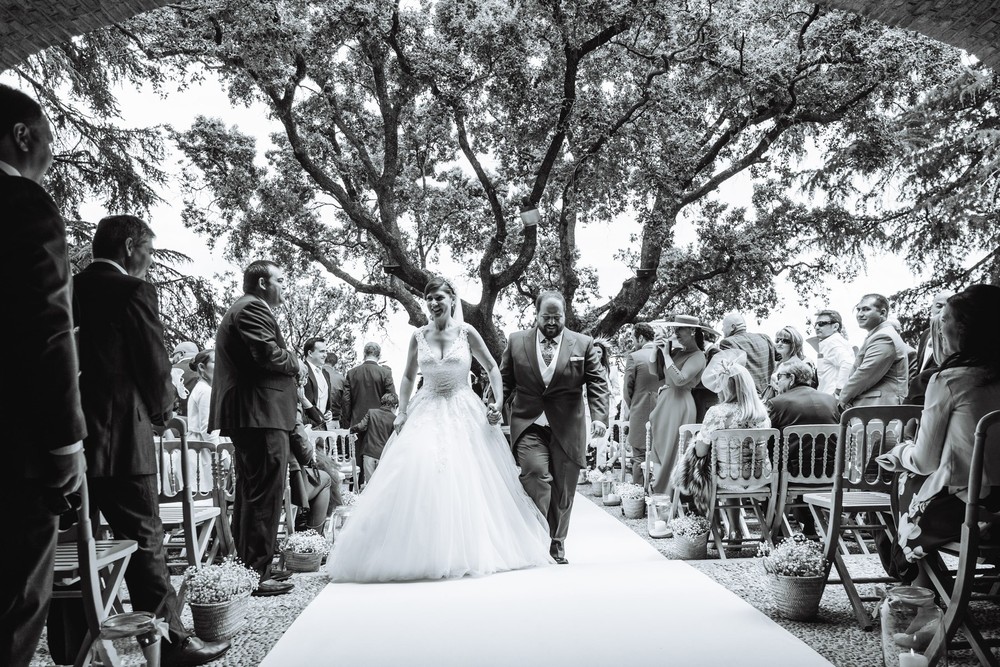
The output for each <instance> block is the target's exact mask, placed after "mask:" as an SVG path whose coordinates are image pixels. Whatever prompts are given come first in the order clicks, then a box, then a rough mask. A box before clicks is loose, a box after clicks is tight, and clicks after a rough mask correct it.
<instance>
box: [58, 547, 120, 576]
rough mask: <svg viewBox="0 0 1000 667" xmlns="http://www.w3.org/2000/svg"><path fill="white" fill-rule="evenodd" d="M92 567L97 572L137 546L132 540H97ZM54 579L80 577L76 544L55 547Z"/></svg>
mask: <svg viewBox="0 0 1000 667" xmlns="http://www.w3.org/2000/svg"><path fill="white" fill-rule="evenodd" d="M94 545H95V553H96V558H95V560H94V565H95V567H96V568H97V569H98V570H101V569H102V568H105V567H107V566H108V565H110V564H111V563H114V562H115V561H117V560H120V559H121V558H122V557H124V556H126V555H128V554H131V553H134V552H135V550H136V549H138V548H139V545H138V544H137V543H136V542H135V541H134V540H97V541H96V542H95V543H94ZM55 572H56V579H57V580H59V579H75V578H77V577H79V576H80V559H79V556H78V554H77V546H76V543H73V544H60V545H58V546H56V567H55Z"/></svg>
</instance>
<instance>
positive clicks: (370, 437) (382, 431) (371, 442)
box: [351, 407, 396, 459]
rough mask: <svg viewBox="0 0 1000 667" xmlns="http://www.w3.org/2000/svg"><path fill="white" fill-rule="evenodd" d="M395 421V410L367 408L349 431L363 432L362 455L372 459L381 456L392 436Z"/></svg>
mask: <svg viewBox="0 0 1000 667" xmlns="http://www.w3.org/2000/svg"><path fill="white" fill-rule="evenodd" d="M395 421H396V413H395V412H393V411H392V410H388V409H386V408H382V407H379V408H375V409H374V410H369V411H368V414H366V415H365V416H364V418H363V419H362V420H361V421H360V422H359V423H357V424H355V425H354V426H352V427H351V431H353V432H355V433H358V432H360V433H364V434H365V448H364V456H370V457H372V458H373V459H378V458H381V457H382V450H383V449H385V443H387V442H388V441H389V438H390V436H392V432H393V430H392V425H393V423H395Z"/></svg>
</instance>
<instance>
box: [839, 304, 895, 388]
mask: <svg viewBox="0 0 1000 667" xmlns="http://www.w3.org/2000/svg"><path fill="white" fill-rule="evenodd" d="M908 372H909V369H908V361H907V356H906V345H905V344H904V343H903V339H902V338H900V337H899V333H897V332H896V330H895V329H894V328H893V327H892V326H891V325H890V324H889V323H888V322H883V323H882V324H880V325H878V326H877V327H875V328H874V329H873V330H872V331H871V332H870V333H869V334H868V337H867V338H865V342H864V345H862V346H861V349H860V350H858V358H857V359H855V361H854V366H853V367H852V368H851V376H850V377H849V378H848V379H847V384H845V385H844V387H843V388H842V389H841V390H840V402H841V403H843V404H844V405H846V406H848V407H851V406H858V405H899V404H901V403H902V401H903V397H905V396H906V391H907V384H906V380H907V373H908Z"/></svg>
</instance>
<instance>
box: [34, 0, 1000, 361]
mask: <svg viewBox="0 0 1000 667" xmlns="http://www.w3.org/2000/svg"><path fill="white" fill-rule="evenodd" d="M102 47H103V51H102ZM63 52H64V54H69V55H63V56H62V57H63V58H68V59H69V62H68V63H67V62H63V65H64V66H70V68H71V69H72V68H74V67H78V66H80V64H81V62H88V61H87V57H88V54H89V57H91V58H94V59H95V60H97V61H99V62H102V63H103V68H99V71H101V72H104V76H105V77H106V78H107V79H109V80H110V79H114V78H116V77H117V78H129V77H132V78H135V77H137V76H138V77H141V78H147V77H148V78H150V79H151V80H152V81H154V83H157V84H158V85H161V86H162V85H165V84H164V82H166V81H180V82H181V83H182V84H189V83H193V82H194V81H196V80H197V79H199V78H201V77H205V76H211V77H217V78H218V80H219V81H221V82H222V83H223V85H224V86H225V87H226V90H227V92H228V94H229V97H230V99H231V100H232V102H233V103H234V104H263V105H264V107H265V108H266V109H268V112H269V113H270V115H271V116H272V117H273V119H274V120H275V121H276V122H277V124H278V126H279V127H280V131H278V132H276V133H275V134H274V135H273V136H272V137H270V140H271V144H272V145H273V148H271V149H270V150H268V151H267V153H266V156H265V157H266V165H265V164H263V163H261V161H260V160H259V159H257V158H258V152H259V151H260V148H259V147H258V142H257V140H256V138H254V137H252V136H248V135H246V134H244V133H242V132H240V131H239V130H238V129H236V128H235V127H233V126H232V125H231V124H229V123H227V121H226V118H225V116H224V115H223V116H222V117H218V118H210V117H202V118H199V119H198V120H197V121H196V122H195V123H194V124H193V125H192V126H191V127H189V128H183V129H177V128H175V130H174V131H173V132H172V133H171V134H170V136H171V138H172V139H173V140H174V141H176V143H177V145H178V146H179V148H180V149H181V150H182V151H183V152H184V153H185V155H187V157H188V159H189V160H190V161H191V164H192V165H193V167H194V169H193V170H191V171H190V172H188V187H189V198H188V202H187V206H186V208H185V213H184V215H185V222H186V224H188V225H189V226H191V227H192V228H194V229H195V230H197V231H198V232H199V233H201V234H203V235H205V236H206V237H207V238H210V239H212V240H218V239H224V240H225V242H226V243H227V244H228V245H227V248H228V251H229V253H230V254H231V256H232V257H234V258H235V259H237V260H240V259H243V258H247V257H250V256H251V255H255V254H259V253H261V252H267V253H269V254H272V255H274V256H276V257H278V258H280V259H281V260H282V261H283V262H285V263H287V264H289V265H291V266H297V267H299V268H304V267H305V266H307V265H309V264H312V265H319V266H321V267H323V269H324V270H325V271H326V272H327V273H328V274H329V275H330V276H332V277H334V278H336V279H337V280H338V281H340V282H341V283H342V284H343V285H344V286H346V287H349V288H350V289H351V290H353V291H355V292H356V293H357V295H358V298H360V299H361V301H360V302H359V303H363V304H365V305H366V306H367V307H368V308H369V309H370V310H373V311H378V310H379V308H378V307H375V306H376V304H378V305H379V306H381V307H384V306H385V304H387V303H388V304H392V305H393V306H394V307H397V306H398V307H401V308H403V309H404V310H405V311H406V312H407V314H408V316H409V319H410V321H411V323H413V324H420V323H423V322H424V321H425V315H424V313H423V311H422V308H421V300H420V294H421V291H422V288H423V286H424V284H425V283H426V281H427V278H428V277H429V275H431V274H432V273H434V270H435V267H436V265H438V264H439V263H440V262H441V261H442V260H443V259H454V260H456V261H458V262H460V263H461V265H462V266H464V267H465V270H466V272H467V275H468V277H469V278H471V279H473V281H474V282H475V283H476V284H478V285H481V291H480V293H479V294H478V295H473V296H472V298H471V299H470V298H468V295H463V296H466V297H467V298H466V302H465V304H464V308H465V318H466V320H467V321H468V322H470V323H472V324H473V325H474V326H476V328H477V329H479V331H480V332H481V333H482V334H483V336H484V338H485V339H486V341H487V344H488V345H489V346H490V348H491V350H492V351H494V353H499V350H500V349H502V345H503V336H502V335H501V328H500V322H499V321H498V318H497V315H496V313H497V309H498V303H501V302H506V303H507V304H508V305H510V304H513V305H515V306H516V305H518V304H523V303H526V300H528V299H531V298H533V297H534V295H536V294H537V293H538V291H540V290H541V289H547V288H556V289H558V290H560V291H561V292H562V293H563V294H564V296H565V297H566V300H567V303H568V304H569V308H568V320H569V321H568V324H569V325H570V326H571V327H575V328H581V329H584V330H587V331H590V332H593V333H595V334H600V335H613V334H614V333H616V332H617V331H618V329H619V328H620V327H621V326H622V325H623V324H625V323H628V322H632V321H635V320H636V319H640V318H648V317H654V316H658V315H661V314H663V313H665V312H670V311H677V310H681V309H683V310H689V311H692V312H697V313H699V314H701V315H703V316H705V317H708V318H712V317H717V316H718V315H720V314H721V313H722V312H724V311H726V310H730V309H734V308H735V309H741V310H744V311H756V312H757V313H759V314H763V313H764V312H765V311H766V310H769V309H770V308H772V307H773V304H774V303H775V299H776V295H775V278H776V276H779V275H785V276H787V277H788V278H789V279H790V280H792V281H793V283H794V284H796V285H797V286H798V288H799V289H800V290H801V292H802V294H803V295H808V294H814V293H817V292H822V290H823V289H824V288H825V287H824V286H825V285H826V284H827V283H828V280H829V279H830V278H831V277H833V278H847V277H850V276H851V275H852V274H853V273H854V272H855V271H857V269H858V268H859V267H860V262H861V261H862V257H863V256H864V254H865V252H866V251H870V250H871V249H873V248H875V249H882V250H886V251H895V252H903V253H905V254H906V255H907V257H908V258H909V259H910V260H911V261H912V263H913V265H914V266H918V267H926V266H931V267H932V268H933V269H934V276H933V278H932V280H931V281H930V283H929V284H928V285H926V286H921V287H920V288H919V289H915V290H913V291H912V293H910V292H908V293H906V294H903V295H901V298H902V301H903V302H904V303H905V304H908V305H910V306H913V305H915V303H916V302H915V299H917V298H918V296H920V294H921V292H920V289H931V288H933V287H936V286H938V285H945V284H950V285H955V286H959V285H961V284H963V283H964V282H969V281H971V280H974V279H975V280H981V279H987V280H992V281H996V280H997V279H998V274H997V266H998V265H1000V264H998V249H1000V243H998V239H997V236H996V232H995V231H993V230H995V229H997V225H996V222H997V208H996V201H997V200H996V197H997V182H998V179H997V174H998V172H997V162H996V160H997V159H998V158H997V157H996V156H997V155H998V153H997V151H996V148H997V143H998V142H997V136H998V135H997V129H996V127H997V114H996V103H995V102H996V96H997V78H996V75H995V74H993V73H992V72H990V71H989V70H985V69H983V68H981V67H978V66H974V65H969V64H966V63H964V62H963V60H962V56H961V53H960V52H959V51H957V50H956V49H953V48H951V47H948V46H946V45H942V44H940V43H937V42H934V41H932V40H929V39H926V38H923V37H921V36H919V35H916V34H913V33H908V32H904V31H900V30H895V29H891V28H888V27H885V26H882V25H880V24H877V23H873V22H870V21H868V20H866V19H864V18H862V17H859V16H855V15H850V14H844V13H840V12H836V11H829V10H825V9H822V8H819V7H817V6H814V5H811V4H807V3H803V2H797V1H792V0H777V1H768V2H764V1H763V0H752V1H749V0H716V1H709V0H699V1H694V2H684V3H681V2H676V1H667V0H635V1H632V0H522V1H519V2H513V1H511V0H477V1H474V2H473V1H471V0H468V1H464V2H463V1H460V0H435V1H430V0H427V1H425V2H421V3H419V4H417V3H412V2H407V3H402V2H395V3H385V2H379V1H377V0H335V1H332V2H325V3H321V4H319V3H310V2H306V1H304V0H266V1H265V0H250V1H247V0H207V1H205V2H201V3H196V4H190V5H180V6H177V7H172V8H167V9H164V10H160V11H157V12H152V13H149V14H146V15H143V16H140V17H137V18H136V19H133V20H132V21H129V22H128V23H126V24H123V25H120V26H115V27H113V28H111V29H108V30H107V31H104V32H103V33H97V34H94V35H90V36H88V37H86V38H84V39H81V40H78V41H77V42H76V43H75V44H73V45H72V46H70V47H64V48H63ZM48 57H49V58H54V57H55V56H48ZM151 145H155V143H153V142H151ZM101 148H102V151H103V150H105V149H107V150H116V149H115V147H114V146H111V147H104V146H102V147H101ZM117 150H118V151H119V153H122V152H125V153H127V152H128V151H127V150H125V151H122V150H121V147H119V148H118V149H117ZM154 157H155V156H154ZM155 165H156V162H155V159H154V160H151V161H150V162H149V167H150V169H153V168H155ZM142 167H143V163H142V162H139V163H138V166H137V167H136V169H134V170H135V171H137V174H138V175H142V174H141V173H139V172H141V168H142ZM155 175H156V173H155V171H154V172H153V173H152V174H151V175H150V177H151V178H152V177H155ZM735 178H745V179H748V180H749V181H750V182H751V184H752V186H753V195H752V197H751V198H750V199H749V200H748V201H746V202H744V203H743V205H742V206H732V205H730V204H727V203H725V202H724V201H722V200H721V198H720V197H719V196H718V191H719V188H720V187H721V186H723V185H724V184H726V183H727V182H728V181H731V180H733V179H735ZM153 180H154V182H155V178H153ZM95 187H96V186H95ZM121 192H125V190H122V191H121ZM119 196H123V195H119ZM140 203H141V202H140ZM525 207H526V208H534V207H538V208H539V209H540V211H541V223H540V224H539V225H538V226H537V227H531V226H529V227H522V224H521V222H520V220H519V216H518V212H519V210H520V209H521V208H525ZM622 221H628V222H629V223H631V224H630V225H629V228H630V229H637V230H638V231H637V232H636V233H635V235H634V237H633V238H630V239H627V240H624V239H620V238H619V239H613V242H611V243H609V247H612V248H614V247H617V246H621V247H623V248H624V250H622V251H621V253H620V255H619V256H618V258H617V259H618V260H619V261H621V262H623V263H625V264H626V265H627V266H629V267H631V268H633V269H634V273H635V275H634V276H633V277H631V278H629V279H628V280H625V281H624V282H623V283H622V284H621V286H620V287H619V289H618V291H617V292H616V293H615V294H613V295H612V296H611V298H606V297H604V296H603V295H600V294H598V293H597V291H596V285H597V281H596V275H595V272H594V269H593V267H588V266H586V265H583V264H582V262H581V261H580V257H579V254H580V253H579V249H578V247H577V243H576V237H577V233H578V231H579V229H580V227H581V226H583V225H587V224H594V223H601V224H608V223H611V224H612V227H611V230H612V231H611V234H612V235H615V234H616V233H618V232H617V230H618V229H620V228H621V227H623V226H624V225H623V224H622ZM682 228H687V229H693V231H694V234H693V236H694V238H695V239H696V240H695V241H694V242H693V243H682V242H679V241H678V240H677V239H678V238H679V237H683V236H684V235H683V234H680V231H681V230H682ZM979 244H981V245H979ZM980 247H981V248H983V249H985V250H984V251H983V253H982V255H983V256H982V258H981V261H980V262H979V264H977V265H976V266H975V267H973V269H972V271H971V272H970V270H969V263H968V261H967V258H968V256H969V254H970V250H971V251H976V250H978V249H979V248H980ZM476 297H478V302H475V301H474V300H473V299H475V298H476Z"/></svg>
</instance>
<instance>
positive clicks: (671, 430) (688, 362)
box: [649, 315, 708, 493]
mask: <svg viewBox="0 0 1000 667" xmlns="http://www.w3.org/2000/svg"><path fill="white" fill-rule="evenodd" d="M663 326H664V327H671V328H672V330H673V333H672V334H671V335H670V336H669V337H668V336H667V335H666V332H663V331H661V332H658V333H657V335H656V338H654V340H653V343H654V344H655V345H656V351H655V354H654V355H653V361H652V362H651V363H650V369H651V370H652V371H653V372H654V373H656V376H657V377H658V378H659V379H660V381H661V382H662V383H663V386H661V387H660V391H659V394H657V397H656V406H655V407H654V408H653V411H652V412H651V413H650V415H649V423H650V428H651V433H652V442H651V447H652V449H653V451H651V452H649V456H650V460H651V461H652V463H653V481H652V486H651V488H652V492H653V493H668V492H669V490H670V473H671V471H672V470H673V469H674V464H675V463H676V462H677V448H678V446H679V445H680V427H681V426H682V425H684V424H691V423H693V422H694V418H695V415H696V414H697V412H696V410H695V405H694V397H693V396H692V395H691V390H692V389H694V387H695V385H696V384H698V381H699V380H700V379H701V372H702V371H703V370H705V364H706V363H707V362H706V361H705V333H704V331H705V329H708V327H705V326H702V324H701V322H700V321H699V320H698V318H697V317H694V316H693V315H677V316H676V317H674V319H673V321H671V322H667V323H665V324H664V325H663Z"/></svg>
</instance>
